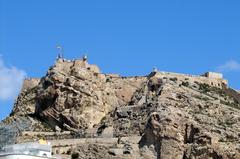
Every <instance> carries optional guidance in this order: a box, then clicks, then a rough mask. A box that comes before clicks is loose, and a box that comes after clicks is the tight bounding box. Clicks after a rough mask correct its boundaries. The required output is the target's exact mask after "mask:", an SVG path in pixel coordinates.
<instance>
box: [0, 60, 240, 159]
mask: <svg viewBox="0 0 240 159" xmlns="http://www.w3.org/2000/svg"><path fill="white" fill-rule="evenodd" d="M38 139H46V140H48V141H50V142H51V143H52V145H53V153H54V155H56V156H61V157H62V158H89V159H90V158H109V159H111V158H114V159H120V158H121V159H123V158H129V159H130V158H131V159H132V158H138V159H139V158H142V159H155V158H156V159H205V158H209V159H239V158H240V94H239V92H238V91H236V90H234V89H232V88H229V87H228V85H227V81H226V80H224V79H222V77H221V75H220V74H217V73H211V72H209V73H207V74H205V75H203V76H192V75H184V74H177V73H168V72H160V71H157V70H154V71H153V72H151V73H150V74H149V75H147V76H142V77H141V76H135V77H122V76H120V75H116V74H104V73H101V72H100V70H99V68H98V67H97V66H96V65H90V64H88V62H87V60H86V59H80V60H73V61H70V60H66V59H62V58H59V59H57V61H56V63H55V64H54V65H53V66H52V67H50V68H49V70H48V71H47V74H46V75H45V76H44V77H42V78H41V79H34V78H33V79H26V80H25V81H24V84H23V87H22V90H21V92H20V94H19V96H18V98H17V100H16V102H15V105H14V108H13V110H12V112H11V114H10V116H9V117H7V118H6V119H5V120H3V121H2V122H1V123H0V146H3V145H6V144H13V143H22V142H29V141H36V140H38Z"/></svg>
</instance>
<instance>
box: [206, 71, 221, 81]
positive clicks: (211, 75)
mask: <svg viewBox="0 0 240 159" xmlns="http://www.w3.org/2000/svg"><path fill="white" fill-rule="evenodd" d="M202 76H204V77H208V78H216V79H223V74H222V73H217V72H206V73H204V74H203V75H202Z"/></svg>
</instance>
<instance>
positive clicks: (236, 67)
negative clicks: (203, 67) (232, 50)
mask: <svg viewBox="0 0 240 159" xmlns="http://www.w3.org/2000/svg"><path fill="white" fill-rule="evenodd" d="M217 70H218V71H220V72H229V71H240V63H238V62H237V61H235V60H230V61H227V62H226V63H225V64H223V65H221V66H218V67H217Z"/></svg>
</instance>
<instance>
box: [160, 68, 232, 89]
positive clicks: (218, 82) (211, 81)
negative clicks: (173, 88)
mask: <svg viewBox="0 0 240 159" xmlns="http://www.w3.org/2000/svg"><path fill="white" fill-rule="evenodd" d="M157 74H158V75H157V76H159V77H162V78H164V77H165V78H170V79H173V78H177V79H178V80H179V81H186V80H187V81H189V82H198V83H205V84H208V85H210V86H213V87H217V88H225V87H227V86H228V81H227V80H226V79H224V78H223V75H222V74H221V73H216V72H206V73H204V74H203V75H189V74H181V73H173V72H162V71H158V72H157Z"/></svg>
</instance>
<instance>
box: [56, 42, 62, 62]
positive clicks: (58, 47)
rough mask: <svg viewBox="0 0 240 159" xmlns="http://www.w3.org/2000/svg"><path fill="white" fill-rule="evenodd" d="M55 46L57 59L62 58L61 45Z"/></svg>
mask: <svg viewBox="0 0 240 159" xmlns="http://www.w3.org/2000/svg"><path fill="white" fill-rule="evenodd" d="M56 48H57V49H58V56H57V58H58V59H63V47H62V46H61V45H57V46H56Z"/></svg>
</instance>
